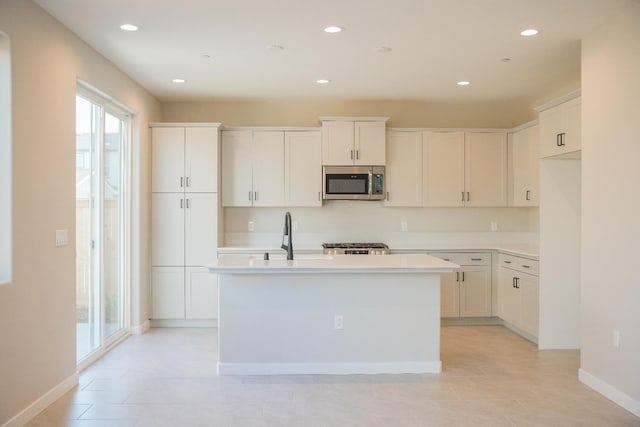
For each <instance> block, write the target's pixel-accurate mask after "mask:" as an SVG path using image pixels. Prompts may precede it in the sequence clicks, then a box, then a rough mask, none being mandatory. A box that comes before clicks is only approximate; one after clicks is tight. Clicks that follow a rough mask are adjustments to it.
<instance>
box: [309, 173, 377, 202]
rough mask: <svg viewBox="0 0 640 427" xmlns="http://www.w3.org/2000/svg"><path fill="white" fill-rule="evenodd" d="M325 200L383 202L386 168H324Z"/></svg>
mask: <svg viewBox="0 0 640 427" xmlns="http://www.w3.org/2000/svg"><path fill="white" fill-rule="evenodd" d="M322 176H323V181H322V182H323V191H322V198H323V199H324V200H383V199H384V166H324V167H323V168H322Z"/></svg>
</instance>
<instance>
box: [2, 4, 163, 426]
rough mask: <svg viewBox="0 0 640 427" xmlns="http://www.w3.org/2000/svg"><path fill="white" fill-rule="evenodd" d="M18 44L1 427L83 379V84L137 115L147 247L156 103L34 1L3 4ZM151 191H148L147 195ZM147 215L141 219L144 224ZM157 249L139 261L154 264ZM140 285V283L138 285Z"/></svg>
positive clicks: (137, 309)
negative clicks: (79, 361)
mask: <svg viewBox="0 0 640 427" xmlns="http://www.w3.org/2000/svg"><path fill="white" fill-rule="evenodd" d="M0 31H3V32H5V33H6V34H7V35H8V37H9V38H10V43H11V56H12V57H11V60H12V92H13V94H12V95H13V117H12V120H13V183H14V186H13V227H12V231H13V278H12V281H11V282H10V283H8V284H6V285H2V286H0V343H1V344H0V425H3V424H4V423H6V422H7V421H9V420H11V419H12V418H14V417H15V416H16V415H17V414H19V413H20V412H21V411H23V410H24V409H25V408H27V407H28V406H29V405H31V404H32V403H33V402H34V401H36V400H37V399H39V398H41V397H42V396H43V395H45V394H46V393H47V392H49V391H50V390H52V389H53V388H54V387H56V386H57V385H59V384H61V383H62V382H64V381H68V379H69V378H70V377H72V376H73V375H74V374H75V372H76V360H75V358H76V354H75V244H74V243H71V244H70V245H68V246H64V247H60V248H56V247H55V246H54V234H55V230H56V229H68V230H69V231H70V241H71V242H75V239H74V233H75V124H74V120H75V94H76V78H80V79H82V80H84V81H86V82H88V83H89V84H91V85H93V86H95V87H96V88H98V89H100V90H101V91H103V92H105V93H107V94H109V95H111V96H112V97H113V98H115V99H116V100H118V101H119V102H121V103H122V104H124V105H127V106H128V107H129V108H131V109H132V110H134V111H136V112H137V115H136V117H135V121H136V123H137V125H138V127H137V131H136V132H135V133H134V163H135V167H136V168H140V170H141V173H140V174H139V175H141V178H140V179H135V180H134V187H135V194H134V210H135V212H136V213H135V214H134V218H137V219H135V220H134V226H135V227H137V228H135V229H134V240H139V239H140V240H142V241H143V242H146V241H147V240H148V236H149V232H148V223H149V221H148V217H149V192H148V186H149V154H148V152H149V144H148V136H147V125H146V124H147V122H149V121H157V120H159V119H160V108H159V103H158V102H157V100H156V99H155V98H154V97H153V96H151V95H150V94H149V93H148V92H146V91H145V90H144V89H143V88H142V87H141V86H139V85H138V84H136V83H135V82H133V81H132V80H131V79H130V78H128V77H127V76H126V75H125V74H123V73H122V72H120V71H119V70H118V69H116V68H115V67H114V66H113V65H112V64H111V63H110V62H108V61H107V60H105V59H104V58H103V57H101V56H100V55H99V54H97V53H96V52H95V51H94V50H92V49H91V48H89V47H88V46H87V45H86V44H85V43H83V42H82V41H80V40H79V39H78V38H77V37H76V36H75V35H74V34H73V33H71V32H70V31H68V30H67V29H66V28H64V27H63V26H62V25H61V24H59V23H58V22H57V21H55V20H54V19H52V18H51V17H50V16H49V15H48V14H46V13H45V12H44V11H42V10H41V9H40V8H39V7H37V6H36V5H34V4H33V3H32V2H31V1H25V0H3V1H1V2H0ZM141 189H142V190H141ZM140 217H142V221H140V219H139V218H140ZM147 246H148V245H147V244H144V245H136V246H135V247H134V251H135V252H134V254H133V255H134V259H136V260H137V259H138V258H139V259H140V260H141V262H142V265H143V266H144V265H148V258H149V256H148V250H149V249H148V247H147ZM147 276H148V273H147V271H146V270H145V268H144V267H143V269H142V271H140V270H139V269H136V271H134V281H135V282H136V283H134V289H140V292H141V293H142V295H139V294H136V295H134V301H135V303H134V304H135V306H134V319H133V323H134V325H135V324H136V322H140V321H141V320H143V319H146V317H147V313H146V304H147V301H146V296H145V292H146V289H147V285H146V283H147V281H148V277H147ZM137 282H140V283H137Z"/></svg>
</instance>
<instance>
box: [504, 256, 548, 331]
mask: <svg viewBox="0 0 640 427" xmlns="http://www.w3.org/2000/svg"><path fill="white" fill-rule="evenodd" d="M538 300H539V286H538V261H535V260H530V259H528V258H522V257H517V256H513V255H504V254H503V255H500V268H499V279H498V314H499V316H500V318H502V320H504V321H505V322H506V323H507V326H512V327H514V328H515V329H516V331H517V332H524V333H525V334H526V335H528V337H527V338H533V339H537V338H538V320H539V305H538ZM526 335H525V336H526Z"/></svg>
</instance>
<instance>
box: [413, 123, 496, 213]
mask: <svg viewBox="0 0 640 427" xmlns="http://www.w3.org/2000/svg"><path fill="white" fill-rule="evenodd" d="M422 140H423V147H422V158H423V160H422V165H423V172H422V177H423V178H422V179H423V181H422V189H423V196H422V205H423V206H434V207H435V206H437V207H447V206H451V207H455V206H469V207H503V206H507V136H506V133H504V132H466V133H464V132H430V131H429V132H423V137H422Z"/></svg>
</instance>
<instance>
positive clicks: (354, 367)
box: [218, 361, 442, 375]
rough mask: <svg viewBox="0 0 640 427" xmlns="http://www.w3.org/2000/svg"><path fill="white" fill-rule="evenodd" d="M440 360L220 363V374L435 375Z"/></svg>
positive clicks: (438, 370) (438, 369)
mask: <svg viewBox="0 0 640 427" xmlns="http://www.w3.org/2000/svg"><path fill="white" fill-rule="evenodd" d="M440 372H442V362H441V361H436V362H398V363H391V362H390V363H220V362H218V374H219V375H300V374H313V375H316V374H320V375H352V374H425V373H428V374H437V373H440Z"/></svg>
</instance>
